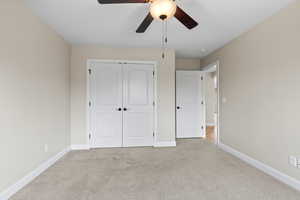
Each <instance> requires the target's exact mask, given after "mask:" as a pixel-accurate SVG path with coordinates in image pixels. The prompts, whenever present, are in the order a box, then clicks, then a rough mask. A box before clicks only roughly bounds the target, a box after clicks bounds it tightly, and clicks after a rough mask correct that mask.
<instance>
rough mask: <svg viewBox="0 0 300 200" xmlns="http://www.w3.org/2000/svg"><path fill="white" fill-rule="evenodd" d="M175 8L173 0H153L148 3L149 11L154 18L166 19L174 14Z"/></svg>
mask: <svg viewBox="0 0 300 200" xmlns="http://www.w3.org/2000/svg"><path fill="white" fill-rule="evenodd" d="M176 8H177V5H176V3H175V2H174V1H173V0H154V1H153V2H151V4H150V13H151V15H152V17H153V18H154V19H161V20H166V19H170V18H171V17H173V16H174V14H175V12H176Z"/></svg>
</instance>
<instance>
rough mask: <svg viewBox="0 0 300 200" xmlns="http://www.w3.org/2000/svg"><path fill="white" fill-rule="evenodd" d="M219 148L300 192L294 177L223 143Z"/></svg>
mask: <svg viewBox="0 0 300 200" xmlns="http://www.w3.org/2000/svg"><path fill="white" fill-rule="evenodd" d="M219 147H220V148H221V149H222V150H224V151H226V152H228V153H230V154H232V155H234V156H236V157H238V158H239V159H241V160H243V161H244V162H246V163H248V164H250V165H252V166H253V167H256V168H257V169H259V170H261V171H263V172H265V173H266V174H268V175H270V176H272V177H274V178H275V179H277V180H279V181H281V182H283V183H285V184H287V185H289V186H291V187H292V188H295V189H296V190H299V191H300V181H299V180H297V179H295V178H293V177H290V176H288V175H286V174H284V173H282V172H280V171H278V170H276V169H274V168H272V167H270V166H268V165H266V164H264V163H262V162H260V161H258V160H255V159H253V158H251V157H249V156H247V155H245V154H243V153H241V152H239V151H237V150H235V149H233V148H231V147H229V146H227V145H225V144H223V143H220V144H219Z"/></svg>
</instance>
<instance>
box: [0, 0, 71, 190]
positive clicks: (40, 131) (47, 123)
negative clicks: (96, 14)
mask: <svg viewBox="0 0 300 200" xmlns="http://www.w3.org/2000/svg"><path fill="white" fill-rule="evenodd" d="M0 13H1V14H0V15H1V17H0V28H1V31H0V110H1V112H0V134H1V136H0V137H1V139H0V158H1V164H0V193H1V191H3V190H5V189H6V188H7V187H8V186H10V185H12V184H14V183H15V182H16V181H17V180H19V179H20V178H22V177H23V176H24V175H26V174H27V173H29V172H31V171H32V170H34V169H35V168H36V167H37V166H38V165H40V164H41V163H42V162H43V161H45V160H47V159H49V158H50V157H51V156H53V155H55V154H56V153H58V152H60V151H61V150H63V149H64V148H66V147H67V146H68V145H69V140H70V138H69V124H68V123H69V78H68V76H69V56H70V55H69V53H70V51H69V50H70V49H69V46H68V45H67V43H66V42H64V40H63V39H62V38H60V37H59V36H58V35H57V34H56V33H54V31H52V30H51V29H50V28H49V27H48V26H46V25H43V24H42V23H41V22H40V21H39V19H38V18H37V17H35V16H33V15H32V12H31V10H29V9H28V8H26V7H25V6H24V3H23V1H20V0H2V1H0ZM45 144H48V146H49V151H48V152H47V153H46V152H44V145H45Z"/></svg>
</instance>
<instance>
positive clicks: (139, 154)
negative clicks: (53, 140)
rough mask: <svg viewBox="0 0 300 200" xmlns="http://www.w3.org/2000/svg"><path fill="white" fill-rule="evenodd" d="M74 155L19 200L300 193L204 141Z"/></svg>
mask: <svg viewBox="0 0 300 200" xmlns="http://www.w3.org/2000/svg"><path fill="white" fill-rule="evenodd" d="M177 144H178V146H177V147H176V148H123V149H122V148H119V149H97V150H91V151H74V152H70V153H69V154H68V155H66V156H65V157H64V158H63V159H62V160H60V161H59V162H58V163H57V164H55V165H54V166H53V167H51V168H50V169H49V170H47V171H46V172H45V173H43V174H42V175H41V176H39V177H38V178H37V179H35V180H34V181H33V182H32V183H31V184H29V185H28V186H27V187H25V188H24V189H23V190H21V191H20V192H18V193H17V194H16V195H15V196H13V198H12V199H13V200H298V199H300V193H299V192H297V191H296V190H293V189H291V188H289V187H288V186H286V185H284V184H282V183H280V182H278V181H276V180H275V179H273V178H272V177H270V176H268V175H265V174H264V173H262V172H260V171H258V170H256V169H255V168H252V167H250V166H248V165H247V164H245V163H243V162H242V161H240V160H238V159H237V158H235V157H233V156H231V155H229V154H227V153H225V152H222V151H221V150H219V149H217V148H216V147H215V146H214V145H213V144H211V143H209V142H207V141H203V140H199V139H198V140H180V141H178V143H177Z"/></svg>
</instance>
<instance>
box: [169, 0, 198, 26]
mask: <svg viewBox="0 0 300 200" xmlns="http://www.w3.org/2000/svg"><path fill="white" fill-rule="evenodd" d="M174 16H175V17H176V18H177V19H178V20H179V21H180V22H181V23H182V24H183V25H185V26H186V27H187V28H188V29H192V28H194V27H196V26H197V25H198V22H196V21H195V20H194V19H193V18H191V17H190V16H189V15H188V14H186V13H185V12H184V11H183V10H182V9H181V8H179V7H178V6H177V8H176V13H175V15H174Z"/></svg>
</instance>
